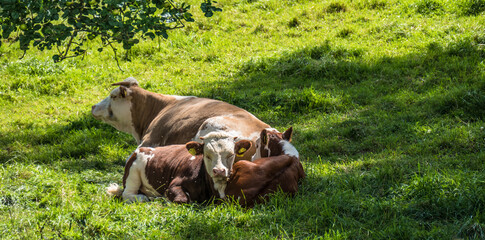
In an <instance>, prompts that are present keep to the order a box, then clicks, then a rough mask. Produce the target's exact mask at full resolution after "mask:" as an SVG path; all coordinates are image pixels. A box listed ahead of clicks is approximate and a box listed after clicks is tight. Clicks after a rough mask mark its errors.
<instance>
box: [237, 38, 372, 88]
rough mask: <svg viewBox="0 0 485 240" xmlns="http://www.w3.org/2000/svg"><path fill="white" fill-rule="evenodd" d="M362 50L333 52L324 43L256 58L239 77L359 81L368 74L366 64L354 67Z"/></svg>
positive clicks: (245, 64)
mask: <svg viewBox="0 0 485 240" xmlns="http://www.w3.org/2000/svg"><path fill="white" fill-rule="evenodd" d="M362 54H363V51H362V50H360V49H355V50H347V49H339V48H335V49H333V48H332V47H330V44H329V43H328V42H327V43H325V44H323V45H321V46H316V47H307V48H304V49H302V50H300V51H297V52H284V53H282V55H281V56H279V57H277V58H274V57H273V58H255V59H251V60H250V61H248V62H246V63H244V64H242V65H241V66H240V71H239V73H238V75H239V76H244V77H246V76H253V77H258V75H261V74H265V75H271V76H276V77H279V78H299V79H302V80H303V81H306V82H319V81H326V80H329V79H331V80H332V81H336V82H338V83H339V84H343V83H350V84H353V83H355V82H359V81H361V80H362V77H361V76H366V75H368V71H369V70H370V69H368V67H367V66H366V65H365V64H356V63H355V61H353V60H355V59H360V57H361V55H362Z"/></svg>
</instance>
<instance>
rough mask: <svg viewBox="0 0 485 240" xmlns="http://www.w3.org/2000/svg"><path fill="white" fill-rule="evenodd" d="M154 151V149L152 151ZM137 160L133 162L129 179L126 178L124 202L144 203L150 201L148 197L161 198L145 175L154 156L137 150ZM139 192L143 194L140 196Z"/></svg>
mask: <svg viewBox="0 0 485 240" xmlns="http://www.w3.org/2000/svg"><path fill="white" fill-rule="evenodd" d="M151 150H153V149H151ZM135 154H136V160H135V161H133V164H132V165H131V167H130V169H129V170H128V171H129V173H128V177H127V178H126V186H125V190H124V191H123V195H122V196H123V200H124V201H127V202H144V201H148V200H149V199H148V197H160V196H162V195H160V194H159V193H158V192H157V191H156V190H155V189H154V188H153V187H152V186H151V185H150V184H149V182H148V178H147V176H146V174H145V169H146V166H147V163H148V161H149V160H150V159H151V158H153V157H154V155H153V154H151V155H148V154H145V153H143V152H140V151H139V149H136V150H135ZM138 190H140V191H141V192H143V193H144V194H145V195H143V194H138Z"/></svg>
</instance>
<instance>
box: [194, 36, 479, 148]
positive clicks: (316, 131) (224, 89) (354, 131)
mask: <svg viewBox="0 0 485 240" xmlns="http://www.w3.org/2000/svg"><path fill="white" fill-rule="evenodd" d="M479 40H480V39H478V38H471V39H463V40H459V41H457V42H453V43H449V44H447V45H446V46H441V45H439V44H437V43H430V44H428V46H427V47H426V49H424V50H423V52H420V53H412V54H408V55H405V56H398V57H383V58H380V59H371V60H369V59H366V58H365V55H366V52H365V51H364V50H361V49H344V48H341V47H333V46H332V45H331V43H329V42H325V43H323V44H322V45H320V46H312V47H306V48H304V49H300V50H296V51H292V52H284V53H282V54H281V56H278V57H267V58H254V59H251V60H249V61H247V62H246V63H243V64H241V65H240V68H239V71H238V72H237V73H236V74H235V77H234V80H233V81H222V80H221V81H217V82H214V83H204V84H205V85H207V84H209V86H210V87H207V86H204V89H210V90H209V91H206V92H200V90H198V89H199V88H198V86H194V87H193V88H192V89H187V90H186V92H185V94H187V95H199V96H202V97H209V98H215V99H220V100H223V101H227V102H229V103H232V104H235V105H237V106H240V107H242V108H244V109H247V110H248V111H250V112H253V113H255V114H256V115H257V116H258V117H260V118H261V119H262V120H263V121H265V122H267V123H269V124H270V125H272V126H277V127H281V126H283V128H285V127H289V126H290V125H293V124H299V125H301V126H302V127H297V128H296V129H295V130H296V131H295V138H294V140H295V141H294V143H295V145H296V146H297V147H298V149H299V150H300V151H301V152H302V154H303V155H306V156H317V155H320V156H324V157H332V156H336V155H337V156H356V155H359V154H363V153H369V152H370V153H378V152H381V151H384V150H386V149H395V150H402V151H411V150H415V149H416V146H415V145H416V141H417V139H418V138H420V137H421V136H420V134H421V133H420V132H419V131H417V130H416V128H417V127H418V128H419V127H421V126H422V125H424V126H426V125H432V124H435V123H436V122H446V121H448V122H449V121H451V122H454V123H451V125H453V124H455V125H456V121H457V120H456V119H459V121H463V122H467V123H473V122H477V121H482V120H483V119H484V117H485V91H484V90H485V81H483V78H484V72H483V66H482V65H483V63H482V61H483V58H484V57H485V50H484V49H483V48H482V47H480V46H481V45H480V44H481V42H480V41H479ZM453 119H455V120H453ZM443 131H444V130H443ZM481 135H483V134H479V136H481ZM479 136H478V137H477V138H475V139H472V140H474V141H478V140H479ZM435 138H436V136H435ZM455 140H456V139H455ZM455 140H450V141H451V143H450V144H448V145H449V146H445V145H447V144H444V145H443V144H441V146H438V145H440V144H439V143H438V142H439V141H437V140H436V141H437V142H436V143H434V144H435V146H434V147H437V149H440V150H445V151H449V152H452V151H458V150H460V149H462V150H460V151H461V152H463V151H464V152H469V151H471V152H476V151H479V150H480V148H481V147H483V144H478V143H476V142H475V143H474V144H455V143H458V142H456V141H455ZM454 141H455V142H454ZM472 145H473V146H472ZM427 149H431V148H429V147H428V148H427ZM463 149H465V150H463Z"/></svg>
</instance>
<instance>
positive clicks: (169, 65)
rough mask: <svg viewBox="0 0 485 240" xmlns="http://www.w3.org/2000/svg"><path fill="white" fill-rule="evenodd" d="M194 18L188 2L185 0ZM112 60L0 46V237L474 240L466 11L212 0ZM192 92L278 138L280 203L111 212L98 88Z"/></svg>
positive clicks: (479, 57)
mask: <svg viewBox="0 0 485 240" xmlns="http://www.w3.org/2000/svg"><path fill="white" fill-rule="evenodd" d="M191 2H192V4H193V5H194V8H197V7H196V6H197V5H198V1H195V0H193V1H191ZM218 6H219V7H221V8H222V9H223V12H221V13H217V14H216V15H215V16H214V17H212V18H203V17H202V16H200V15H201V13H200V11H199V10H195V9H194V10H195V11H194V12H195V13H196V22H195V23H192V24H189V25H188V26H187V27H186V28H184V29H181V30H176V31H173V32H171V35H170V37H169V39H168V40H160V41H147V42H142V43H140V44H139V45H137V46H135V48H134V49H133V50H132V51H131V53H129V56H130V59H131V61H128V60H121V62H120V65H121V68H122V69H123V70H124V72H121V71H119V70H118V67H117V65H116V61H115V60H114V57H113V55H112V53H110V52H109V51H105V52H102V53H98V52H97V51H96V49H97V48H98V47H99V44H100V43H99V42H97V41H94V42H91V43H89V45H90V48H91V49H92V50H91V51H89V54H87V55H86V56H85V58H84V59H81V58H76V59H68V60H65V61H63V62H61V63H58V64H56V63H53V61H52V60H51V57H52V55H53V54H54V52H49V51H45V52H38V51H35V50H32V51H29V52H28V53H27V55H26V56H25V57H24V58H23V59H20V60H19V57H20V56H22V52H21V51H20V50H19V47H18V45H16V44H8V43H5V44H2V47H1V48H0V163H1V165H0V238H3V239H34V238H47V239H52V238H53V239H85V238H88V239H90V238H93V239H159V238H168V239H237V238H239V239H281V238H284V239H286V238H290V239H291V238H295V239H320V238H321V239H485V171H484V170H485V164H484V161H485V122H484V120H485V61H484V60H485V15H484V11H485V1H484V0H458V1H452V0H404V1H397V0H390V1H384V0H348V1H344V0H333V1H325V0H324V1H311V0H298V1H281V0H235V1H229V0H220V1H219V2H218ZM129 76H133V77H135V78H137V79H138V81H139V82H140V83H141V86H142V87H144V88H146V89H148V90H150V91H153V92H159V93H165V94H177V95H196V96H200V97H209V98H215V99H220V100H223V101H227V102H229V103H232V104H235V105H237V106H239V107H242V108H244V109H247V110H248V111H250V112H252V113H253V114H255V115H256V116H257V117H259V118H260V119H262V120H263V121H264V122H266V123H268V124H270V125H272V126H273V127H275V128H277V129H279V130H281V131H283V130H285V129H286V128H287V127H289V126H293V128H294V137H293V144H294V145H295V146H296V148H297V149H298V150H299V152H300V155H301V161H302V164H303V166H304V169H305V171H306V174H307V177H306V179H304V181H303V182H302V184H301V187H300V191H299V192H298V194H297V195H296V196H295V197H293V198H287V197H285V196H283V195H282V194H277V195H276V196H274V197H273V198H272V199H271V200H270V201H269V202H268V203H266V204H261V205H257V206H256V207H255V208H253V209H242V208H240V207H238V206H237V205H234V204H223V205H212V204H210V205H194V204H191V205H174V204H172V203H169V202H166V201H164V200H163V199H160V200H156V201H153V202H150V203H143V204H131V205H129V204H124V203H122V202H119V201H117V200H114V199H112V198H110V197H109V196H107V195H106V193H105V187H106V186H108V185H109V184H110V183H113V182H116V183H121V179H122V175H123V168H124V161H125V159H126V157H127V156H128V154H129V153H130V152H131V151H133V150H134V149H135V148H136V142H135V141H134V139H133V137H131V135H128V134H124V133H121V132H119V131H117V130H116V129H114V128H112V127H110V126H109V125H107V124H103V123H101V122H100V121H97V120H95V119H93V118H92V117H91V115H90V109H91V106H92V105H93V104H95V103H97V102H98V101H99V100H101V99H102V98H104V97H106V96H107V95H108V93H109V91H110V90H111V89H113V87H111V86H110V84H111V83H114V82H117V81H121V80H123V79H125V78H126V77H129Z"/></svg>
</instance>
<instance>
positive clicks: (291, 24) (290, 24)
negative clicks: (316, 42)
mask: <svg viewBox="0 0 485 240" xmlns="http://www.w3.org/2000/svg"><path fill="white" fill-rule="evenodd" d="M298 26H300V21H298V18H296V17H294V18H292V19H291V20H290V21H289V22H288V27H289V28H296V27H298Z"/></svg>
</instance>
